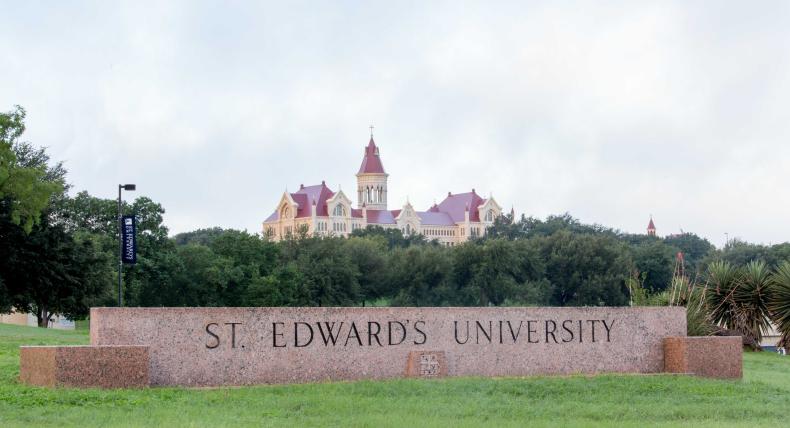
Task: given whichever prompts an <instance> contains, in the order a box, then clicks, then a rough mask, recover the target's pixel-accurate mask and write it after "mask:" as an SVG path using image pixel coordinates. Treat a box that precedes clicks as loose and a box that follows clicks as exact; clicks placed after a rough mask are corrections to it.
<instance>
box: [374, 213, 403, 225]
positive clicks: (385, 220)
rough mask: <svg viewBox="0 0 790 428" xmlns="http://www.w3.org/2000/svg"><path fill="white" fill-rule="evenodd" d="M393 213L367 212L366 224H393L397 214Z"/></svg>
mask: <svg viewBox="0 0 790 428" xmlns="http://www.w3.org/2000/svg"><path fill="white" fill-rule="evenodd" d="M398 211H400V210H398ZM393 213H394V212H393V211H387V210H368V224H395V217H397V214H395V215H393Z"/></svg>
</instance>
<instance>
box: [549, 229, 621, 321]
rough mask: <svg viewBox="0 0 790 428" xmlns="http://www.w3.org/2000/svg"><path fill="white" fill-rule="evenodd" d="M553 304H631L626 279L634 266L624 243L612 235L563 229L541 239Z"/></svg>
mask: <svg viewBox="0 0 790 428" xmlns="http://www.w3.org/2000/svg"><path fill="white" fill-rule="evenodd" d="M540 245H541V253H542V257H543V258H544V260H545V263H546V279H548V280H549V281H550V282H551V285H552V296H551V304H553V305H557V306H584V305H592V306H601V305H610V306H621V305H625V304H627V303H628V298H627V292H626V291H625V290H626V280H627V279H628V277H629V272H631V270H632V267H633V262H632V261H631V260H630V257H629V255H628V250H627V247H626V246H625V244H624V243H622V242H619V241H617V240H616V239H614V238H613V237H610V236H596V235H591V234H574V233H571V232H570V231H567V230H563V231H559V232H556V233H554V234H552V235H550V236H546V237H543V238H541V242H540Z"/></svg>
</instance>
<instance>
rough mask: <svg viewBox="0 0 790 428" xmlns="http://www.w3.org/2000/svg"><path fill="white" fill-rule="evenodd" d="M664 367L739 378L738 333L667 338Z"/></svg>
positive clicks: (741, 362) (677, 371) (710, 375)
mask: <svg viewBox="0 0 790 428" xmlns="http://www.w3.org/2000/svg"><path fill="white" fill-rule="evenodd" d="M664 370H665V371H666V372H667V373H685V374H691V375H696V376H702V377H712V378H718V379H741V378H742V377H743V344H742V343H741V337H740V336H700V337H694V336H692V337H667V338H665V339H664Z"/></svg>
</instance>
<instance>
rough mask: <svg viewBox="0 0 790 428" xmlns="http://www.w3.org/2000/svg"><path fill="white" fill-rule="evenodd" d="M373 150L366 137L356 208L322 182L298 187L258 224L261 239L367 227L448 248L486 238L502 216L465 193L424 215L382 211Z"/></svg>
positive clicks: (383, 188) (383, 191)
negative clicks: (421, 238)
mask: <svg viewBox="0 0 790 428" xmlns="http://www.w3.org/2000/svg"><path fill="white" fill-rule="evenodd" d="M388 178H389V174H387V173H386V172H385V171H384V164H383V163H382V162H381V156H380V154H379V148H378V147H377V146H376V143H375V142H374V141H373V135H371V136H370V142H369V143H368V145H367V147H365V155H364V157H363V158H362V165H360V167H359V172H357V194H356V198H357V206H356V208H354V207H353V202H352V200H351V199H350V198H349V196H348V195H346V194H345V193H344V192H343V191H342V190H338V191H337V192H334V191H333V190H332V189H330V188H329V187H327V185H326V183H325V182H323V181H322V182H321V184H317V185H314V186H305V185H300V186H299V190H298V191H297V192H294V193H289V192H287V191H286V192H284V193H283V195H282V197H280V201H279V203H278V204H277V207H276V208H275V210H274V213H272V215H270V216H269V217H268V218H267V219H266V220H264V222H263V233H264V235H266V236H268V237H270V238H271V239H273V240H281V239H284V238H286V237H287V236H289V235H293V234H296V233H298V232H299V231H304V232H306V233H307V234H308V235H315V236H348V235H349V234H350V233H351V232H353V231H354V230H356V229H362V228H365V227H367V226H380V227H384V228H398V229H400V230H401V231H402V232H403V233H404V234H406V235H410V234H422V235H424V236H425V237H426V238H427V239H429V240H437V241H439V242H440V243H441V244H443V245H446V246H453V245H456V244H458V243H461V242H464V241H467V240H468V239H470V238H473V237H476V236H482V235H484V234H485V233H486V228H487V227H488V226H489V225H491V224H492V223H493V222H494V219H495V218H497V217H498V216H499V215H501V214H502V208H501V207H500V206H499V204H497V202H496V201H495V200H494V198H493V197H488V198H483V197H481V196H480V195H478V194H477V193H476V192H475V189H472V191H471V192H467V193H458V194H453V193H451V192H448V193H447V197H446V198H444V200H443V201H442V202H441V203H439V204H434V205H433V206H432V207H430V208H428V210H426V211H417V210H415V209H414V207H412V205H411V204H410V203H409V202H408V200H407V201H406V204H405V205H403V207H401V208H400V209H397V210H390V209H389V208H388V205H387V202H388V191H387V179H388Z"/></svg>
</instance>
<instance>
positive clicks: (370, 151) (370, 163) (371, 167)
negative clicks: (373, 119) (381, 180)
mask: <svg viewBox="0 0 790 428" xmlns="http://www.w3.org/2000/svg"><path fill="white" fill-rule="evenodd" d="M357 174H384V165H383V164H382V163H381V157H379V148H378V147H376V143H375V142H373V137H372V136H371V137H370V142H369V143H368V146H367V147H365V157H363V158H362V165H360V166H359V172H358V173H357Z"/></svg>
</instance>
